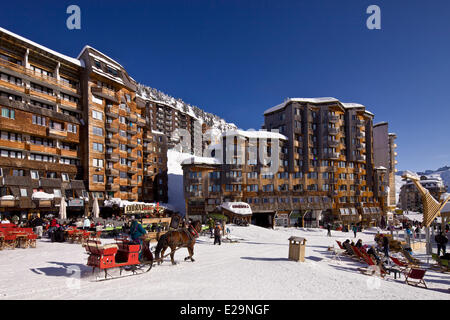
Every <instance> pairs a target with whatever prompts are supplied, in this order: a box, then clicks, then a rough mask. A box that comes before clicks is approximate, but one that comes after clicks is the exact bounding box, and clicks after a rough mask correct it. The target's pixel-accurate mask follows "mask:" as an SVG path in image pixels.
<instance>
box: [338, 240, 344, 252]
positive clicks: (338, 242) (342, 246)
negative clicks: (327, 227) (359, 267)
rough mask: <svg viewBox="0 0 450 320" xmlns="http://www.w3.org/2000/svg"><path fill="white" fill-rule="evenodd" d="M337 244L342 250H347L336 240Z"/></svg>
mask: <svg viewBox="0 0 450 320" xmlns="http://www.w3.org/2000/svg"><path fill="white" fill-rule="evenodd" d="M336 242H337V244H338V246H339V248H340V249H342V250H345V248H344V247H343V246H342V243H341V242H340V241H337V240H336Z"/></svg>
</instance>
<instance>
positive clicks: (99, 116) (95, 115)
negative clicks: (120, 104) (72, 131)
mask: <svg viewBox="0 0 450 320" xmlns="http://www.w3.org/2000/svg"><path fill="white" fill-rule="evenodd" d="M92 118H94V119H97V120H103V112H100V111H96V110H92Z"/></svg>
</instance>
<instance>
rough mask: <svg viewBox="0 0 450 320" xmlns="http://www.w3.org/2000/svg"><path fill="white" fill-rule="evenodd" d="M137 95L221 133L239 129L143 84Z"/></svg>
mask: <svg viewBox="0 0 450 320" xmlns="http://www.w3.org/2000/svg"><path fill="white" fill-rule="evenodd" d="M137 94H138V95H139V96H141V97H143V98H145V99H149V100H152V101H156V102H160V103H163V104H166V105H169V106H172V107H173V108H174V109H177V110H179V111H181V112H184V113H186V114H188V115H190V116H192V117H194V118H196V119H197V120H198V121H200V123H205V124H206V125H208V126H209V127H210V128H215V129H218V130H220V131H221V132H224V131H228V130H235V129H237V127H236V125H235V124H234V123H228V122H226V121H225V120H224V119H222V118H221V117H219V116H217V115H215V114H212V113H209V112H206V111H204V110H202V109H200V108H199V107H196V106H192V105H190V104H188V103H186V102H184V101H183V100H181V99H180V98H174V97H172V96H170V95H168V94H165V93H164V92H161V91H159V90H158V89H155V88H152V87H149V86H146V85H143V84H137Z"/></svg>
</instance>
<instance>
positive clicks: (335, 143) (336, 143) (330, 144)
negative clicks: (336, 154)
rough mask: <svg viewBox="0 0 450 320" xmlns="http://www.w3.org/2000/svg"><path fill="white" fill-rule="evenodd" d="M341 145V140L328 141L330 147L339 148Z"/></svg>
mask: <svg viewBox="0 0 450 320" xmlns="http://www.w3.org/2000/svg"><path fill="white" fill-rule="evenodd" d="M339 144H340V141H339V140H328V146H330V147H338V146H339Z"/></svg>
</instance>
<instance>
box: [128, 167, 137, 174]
mask: <svg viewBox="0 0 450 320" xmlns="http://www.w3.org/2000/svg"><path fill="white" fill-rule="evenodd" d="M127 171H128V173H133V174H134V173H137V172H138V169H137V168H135V167H128V170H127Z"/></svg>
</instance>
